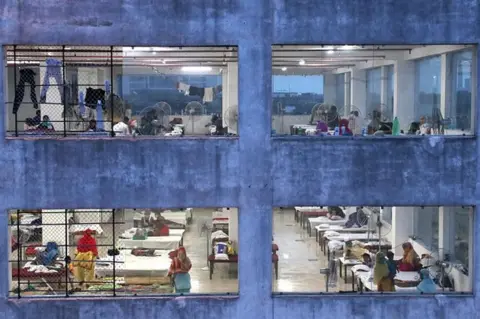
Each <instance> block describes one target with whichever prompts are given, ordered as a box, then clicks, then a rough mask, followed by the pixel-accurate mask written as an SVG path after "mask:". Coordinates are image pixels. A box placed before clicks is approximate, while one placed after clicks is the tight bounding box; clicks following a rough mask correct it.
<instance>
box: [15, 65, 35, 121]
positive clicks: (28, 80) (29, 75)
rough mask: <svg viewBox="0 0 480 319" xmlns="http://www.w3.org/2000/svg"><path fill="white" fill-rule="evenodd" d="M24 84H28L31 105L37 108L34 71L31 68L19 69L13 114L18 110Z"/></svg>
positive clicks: (23, 92)
mask: <svg viewBox="0 0 480 319" xmlns="http://www.w3.org/2000/svg"><path fill="white" fill-rule="evenodd" d="M25 84H30V99H31V100H32V103H33V107H34V108H36V109H38V102H37V94H36V93H35V72H34V71H33V70H32V69H22V70H20V80H19V81H18V85H17V86H16V88H15V99H14V102H13V114H15V113H17V112H18V109H19V108H20V104H22V101H23V96H24V95H25Z"/></svg>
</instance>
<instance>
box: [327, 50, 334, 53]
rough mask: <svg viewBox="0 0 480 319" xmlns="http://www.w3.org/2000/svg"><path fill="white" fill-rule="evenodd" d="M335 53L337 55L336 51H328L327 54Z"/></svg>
mask: <svg viewBox="0 0 480 319" xmlns="http://www.w3.org/2000/svg"><path fill="white" fill-rule="evenodd" d="M334 53H335V51H333V50H328V51H327V54H334Z"/></svg>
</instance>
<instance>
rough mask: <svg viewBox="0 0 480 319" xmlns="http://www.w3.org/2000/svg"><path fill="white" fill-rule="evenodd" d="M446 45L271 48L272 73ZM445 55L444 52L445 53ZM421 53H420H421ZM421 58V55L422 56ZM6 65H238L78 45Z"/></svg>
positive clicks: (205, 53) (32, 50)
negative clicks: (54, 61) (57, 62)
mask: <svg viewBox="0 0 480 319" xmlns="http://www.w3.org/2000/svg"><path fill="white" fill-rule="evenodd" d="M441 47H449V48H450V49H451V47H458V48H457V49H462V48H464V47H465V46H461V45H459V46H440V45H438V46H428V47H426V46H420V45H410V46H408V45H366V46H344V45H336V46H328V45H326V46H321V45H319V46H305V45H274V46H272V64H273V70H272V71H273V74H298V75H314V74H315V75H318V74H322V73H329V72H334V71H335V70H339V69H348V68H352V67H355V66H358V65H361V64H366V63H368V64H369V65H373V66H375V65H377V64H380V65H381V64H382V63H385V60H397V59H403V58H405V57H406V56H410V55H411V56H415V52H423V51H425V49H428V50H427V51H429V52H439V49H438V48H441ZM440 51H441V50H440ZM416 55H419V54H416ZM420 55H421V54H420ZM6 56H7V61H8V63H9V64H13V61H14V60H15V58H16V60H17V63H18V64H20V63H39V62H42V61H45V59H46V58H48V57H52V58H57V59H60V60H63V61H65V63H81V64H105V66H109V65H110V63H111V62H113V64H114V65H118V66H122V67H124V68H127V67H128V68H129V67H132V68H137V67H138V68H147V69H148V68H155V69H159V70H161V69H178V68H181V67H182V66H200V65H202V66H210V67H212V69H213V72H214V73H216V72H219V71H220V69H221V68H224V67H225V66H226V64H227V63H228V62H237V61H238V50H237V47H113V48H112V47H107V46H105V47H88V46H85V47H78V46H76V47H73V46H16V50H15V51H14V50H13V46H8V47H7V50H6Z"/></svg>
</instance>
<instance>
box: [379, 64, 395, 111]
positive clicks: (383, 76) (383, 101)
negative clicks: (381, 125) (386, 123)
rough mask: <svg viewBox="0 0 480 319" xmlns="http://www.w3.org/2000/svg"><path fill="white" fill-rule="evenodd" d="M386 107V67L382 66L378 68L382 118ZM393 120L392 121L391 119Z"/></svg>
mask: <svg viewBox="0 0 480 319" xmlns="http://www.w3.org/2000/svg"><path fill="white" fill-rule="evenodd" d="M387 105H388V67H387V66H382V67H381V68H380V106H381V109H380V112H381V113H382V117H383V116H385V113H386V112H387ZM392 120H393V119H392Z"/></svg>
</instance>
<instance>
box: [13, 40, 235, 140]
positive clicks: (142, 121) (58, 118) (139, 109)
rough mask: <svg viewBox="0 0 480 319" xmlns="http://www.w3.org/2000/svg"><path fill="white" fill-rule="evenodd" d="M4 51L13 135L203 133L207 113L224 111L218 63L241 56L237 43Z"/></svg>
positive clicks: (15, 47)
mask: <svg viewBox="0 0 480 319" xmlns="http://www.w3.org/2000/svg"><path fill="white" fill-rule="evenodd" d="M5 52H6V58H5V61H6V70H7V71H6V73H7V81H6V85H7V88H6V105H7V108H6V109H7V118H8V122H7V135H8V136H13V137H18V136H30V137H32V136H33V137H45V136H47V137H48V136H50V137H72V136H74V137H82V136H83V137H90V138H91V137H93V136H100V137H113V136H125V135H133V136H140V135H147V136H152V135H155V136H178V135H181V136H183V135H205V134H207V135H208V133H209V129H208V125H207V124H209V123H210V115H211V114H218V113H223V109H222V94H221V91H222V75H221V73H222V70H223V69H225V70H226V69H227V66H228V63H230V62H237V61H238V56H237V49H236V48H235V47H205V48H188V47H187V48H184V47H180V48H158V47H157V48H143V47H140V48H138V47H113V46H103V47H89V46H85V47H81V46H75V47H70V46H20V45H13V46H7V47H6V48H5ZM184 84H188V86H187V87H188V88H189V87H192V90H188V89H186V90H185V89H184V88H183V85H184ZM207 90H208V92H211V93H210V94H207V93H206V92H207ZM197 91H198V92H201V93H198V94H197V93H195V92H197ZM207 95H208V96H207ZM203 117H206V121H205V119H204V118H203ZM121 122H124V124H125V125H122V124H120V126H118V127H117V128H115V125H116V124H117V123H121ZM203 122H205V123H203ZM210 124H214V123H213V121H212V123H210ZM127 126H128V128H127ZM176 126H178V127H179V128H181V129H177V130H174V128H175V127H176ZM186 126H187V128H185V127H186ZM166 133H172V134H166ZM177 133H181V134H177ZM217 135H218V134H217Z"/></svg>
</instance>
